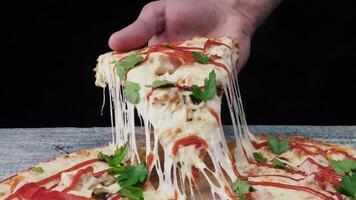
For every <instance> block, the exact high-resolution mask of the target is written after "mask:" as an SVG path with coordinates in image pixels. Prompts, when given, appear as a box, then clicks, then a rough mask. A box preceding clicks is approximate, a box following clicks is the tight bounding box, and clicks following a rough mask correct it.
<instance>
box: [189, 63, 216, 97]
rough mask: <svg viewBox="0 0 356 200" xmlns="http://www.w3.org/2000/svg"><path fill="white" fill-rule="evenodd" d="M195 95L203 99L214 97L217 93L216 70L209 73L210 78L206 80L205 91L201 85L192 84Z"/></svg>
mask: <svg viewBox="0 0 356 200" xmlns="http://www.w3.org/2000/svg"><path fill="white" fill-rule="evenodd" d="M192 92H193V96H194V97H195V98H197V99H200V100H202V101H208V100H210V99H213V98H214V97H215V95H216V74H215V71H214V70H213V71H211V72H210V73H209V78H208V79H205V80H204V91H202V90H201V89H200V87H199V86H197V85H193V86H192Z"/></svg>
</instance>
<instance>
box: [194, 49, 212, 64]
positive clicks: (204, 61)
mask: <svg viewBox="0 0 356 200" xmlns="http://www.w3.org/2000/svg"><path fill="white" fill-rule="evenodd" d="M192 55H193V57H194V58H195V59H196V60H197V61H198V62H199V63H202V64H208V62H209V57H208V56H207V55H205V54H203V53H200V52H197V51H192Z"/></svg>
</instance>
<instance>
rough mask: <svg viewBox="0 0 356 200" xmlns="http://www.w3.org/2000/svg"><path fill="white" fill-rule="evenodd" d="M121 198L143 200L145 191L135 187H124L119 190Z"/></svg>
mask: <svg viewBox="0 0 356 200" xmlns="http://www.w3.org/2000/svg"><path fill="white" fill-rule="evenodd" d="M119 193H120V195H121V196H123V197H126V198H128V199H129V200H143V189H141V188H139V187H134V186H127V187H123V188H121V189H120V190H119Z"/></svg>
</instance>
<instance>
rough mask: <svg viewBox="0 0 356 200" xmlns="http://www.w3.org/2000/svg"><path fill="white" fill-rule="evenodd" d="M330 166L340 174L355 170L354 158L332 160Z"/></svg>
mask: <svg viewBox="0 0 356 200" xmlns="http://www.w3.org/2000/svg"><path fill="white" fill-rule="evenodd" d="M330 166H331V167H332V168H333V169H334V170H335V171H336V172H337V173H338V174H340V175H343V176H344V175H345V174H348V173H350V172H351V171H352V170H354V171H355V170H356V160H353V159H344V160H338V161H336V160H332V161H330Z"/></svg>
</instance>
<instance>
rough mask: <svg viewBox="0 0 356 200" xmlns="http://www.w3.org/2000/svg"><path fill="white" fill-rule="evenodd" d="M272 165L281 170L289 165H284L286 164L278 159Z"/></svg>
mask: <svg viewBox="0 0 356 200" xmlns="http://www.w3.org/2000/svg"><path fill="white" fill-rule="evenodd" d="M272 164H273V166H275V167H279V168H283V167H285V166H286V165H287V164H286V163H284V162H282V161H280V160H278V159H274V160H273V161H272Z"/></svg>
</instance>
